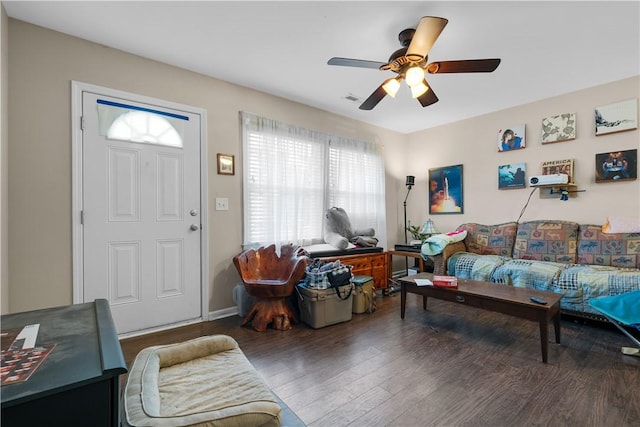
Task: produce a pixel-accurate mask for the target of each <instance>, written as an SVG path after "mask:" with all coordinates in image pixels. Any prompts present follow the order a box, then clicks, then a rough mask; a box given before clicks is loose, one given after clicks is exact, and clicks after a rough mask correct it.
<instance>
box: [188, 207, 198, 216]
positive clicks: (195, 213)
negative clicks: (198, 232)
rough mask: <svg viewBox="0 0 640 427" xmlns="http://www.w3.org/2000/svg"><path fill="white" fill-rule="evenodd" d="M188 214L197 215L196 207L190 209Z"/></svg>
mask: <svg viewBox="0 0 640 427" xmlns="http://www.w3.org/2000/svg"><path fill="white" fill-rule="evenodd" d="M189 214H190V215H191V216H197V215H198V210H197V209H191V211H190V212H189Z"/></svg>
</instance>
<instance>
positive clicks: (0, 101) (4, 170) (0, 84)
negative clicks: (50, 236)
mask: <svg viewBox="0 0 640 427" xmlns="http://www.w3.org/2000/svg"><path fill="white" fill-rule="evenodd" d="M8 23H9V22H8V18H7V13H6V11H5V10H4V6H3V5H0V46H1V49H0V50H1V53H0V290H1V293H0V301H1V304H0V313H6V312H8V311H9V267H8V243H9V239H8V238H7V231H8V226H9V220H8V206H7V205H8V197H9V195H8V193H9V191H8V190H9V184H8V182H9V180H8V179H7V178H8V173H9V169H8V167H7V165H8V160H7V158H8V156H7V144H8V139H9V136H8V135H9V134H8V127H9V126H8V120H7V119H8V108H7V103H8V100H9V95H8V94H7V89H8V88H9V73H8V72H7V56H8V50H9V38H8V33H9V25H8Z"/></svg>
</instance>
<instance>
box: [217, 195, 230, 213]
mask: <svg viewBox="0 0 640 427" xmlns="http://www.w3.org/2000/svg"><path fill="white" fill-rule="evenodd" d="M216 210H217V211H228V210H229V199H228V198H226V197H216Z"/></svg>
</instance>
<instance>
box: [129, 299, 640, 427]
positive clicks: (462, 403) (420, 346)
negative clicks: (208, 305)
mask: <svg viewBox="0 0 640 427" xmlns="http://www.w3.org/2000/svg"><path fill="white" fill-rule="evenodd" d="M241 320H242V319H241V318H240V317H238V316H233V317H229V318H225V319H220V320H216V321H212V322H204V323H201V324H198V325H190V326H185V327H181V328H176V329H172V330H168V331H163V332H158V333H154V334H150V335H145V336H140V337H135V338H129V339H125V340H123V341H122V348H123V352H124V356H125V359H126V361H127V364H128V365H129V366H130V365H131V362H132V361H133V359H134V358H135V356H136V354H137V353H138V351H140V350H141V349H142V348H144V347H147V346H151V345H157V344H165V343H173V342H180V341H184V340H187V339H190V338H195V337H198V336H201V335H205V334H209V335H210V334H226V335H229V336H231V337H233V338H234V339H235V340H236V341H238V343H239V344H240V347H241V348H242V350H243V351H244V353H245V354H246V356H247V357H248V358H249V360H250V361H251V362H252V363H253V365H254V366H255V367H256V369H257V370H258V371H259V372H260V373H261V375H262V376H263V377H264V379H265V380H266V382H267V383H268V384H269V386H270V387H271V388H272V389H273V390H274V391H275V393H276V394H277V395H278V396H279V397H280V398H281V399H282V400H283V401H284V402H285V403H286V404H287V405H288V406H289V408H291V409H292V410H293V411H294V412H295V413H296V414H297V416H298V417H300V419H302V420H303V421H304V422H305V423H306V424H307V425H308V426H330V427H336V426H534V425H536V426H537V425H543V426H581V427H582V426H598V427H599V426H603V427H608V426H616V427H620V426H639V425H640V358H638V357H632V356H625V355H623V354H622V353H621V352H620V347H621V346H630V345H631V342H630V340H629V339H628V338H627V337H625V336H624V335H623V334H622V333H620V332H619V331H617V330H615V329H612V328H606V327H598V326H594V325H588V324H583V323H577V322H574V321H570V320H563V321H562V343H561V344H556V343H555V342H554V339H553V332H552V331H550V343H549V363H548V364H544V363H542V359H541V352H540V338H539V329H538V325H537V324H536V323H534V322H530V321H527V320H522V319H517V318H513V317H510V316H505V315H501V314H497V313H492V312H487V311H482V310H479V309H474V308H471V307H466V306H463V305H459V304H454V303H450V302H445V301H439V300H434V299H430V300H429V306H428V308H427V311H423V310H422V302H421V299H420V298H419V297H418V296H416V295H408V298H407V313H406V316H405V319H404V320H401V319H400V295H399V294H393V295H392V296H387V297H384V298H380V297H379V298H378V310H377V311H376V312H375V313H372V314H354V315H353V319H352V320H351V321H349V322H345V323H342V324H338V325H333V326H328V327H326V328H322V329H312V328H310V327H308V326H307V325H305V324H296V325H294V327H293V329H291V330H289V331H275V330H273V329H268V330H267V332H255V331H254V330H253V329H251V328H250V327H241V326H240V323H241Z"/></svg>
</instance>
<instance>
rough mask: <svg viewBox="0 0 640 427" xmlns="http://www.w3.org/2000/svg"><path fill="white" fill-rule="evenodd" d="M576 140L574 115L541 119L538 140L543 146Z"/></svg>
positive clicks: (567, 114) (568, 114)
mask: <svg viewBox="0 0 640 427" xmlns="http://www.w3.org/2000/svg"><path fill="white" fill-rule="evenodd" d="M572 139H576V114H575V113H566V114H560V115H559V116H551V117H546V118H544V119H542V131H541V134H540V140H541V141H542V143H543V144H549V143H551V142H561V141H569V140H572Z"/></svg>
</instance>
